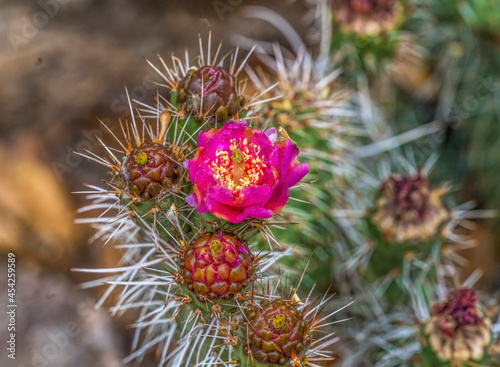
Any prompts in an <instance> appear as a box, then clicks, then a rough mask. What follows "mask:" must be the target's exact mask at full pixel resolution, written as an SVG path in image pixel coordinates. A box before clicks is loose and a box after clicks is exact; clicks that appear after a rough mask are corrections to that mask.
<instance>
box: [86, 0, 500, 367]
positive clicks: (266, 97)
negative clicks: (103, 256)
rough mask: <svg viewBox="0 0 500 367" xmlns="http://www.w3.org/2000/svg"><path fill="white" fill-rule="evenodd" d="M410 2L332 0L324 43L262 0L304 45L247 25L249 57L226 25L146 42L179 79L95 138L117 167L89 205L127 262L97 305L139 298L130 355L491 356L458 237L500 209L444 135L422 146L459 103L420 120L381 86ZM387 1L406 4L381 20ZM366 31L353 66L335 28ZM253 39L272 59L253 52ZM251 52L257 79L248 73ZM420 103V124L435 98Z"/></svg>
mask: <svg viewBox="0 0 500 367" xmlns="http://www.w3.org/2000/svg"><path fill="white" fill-rule="evenodd" d="M335 4H336V6H337V8H335V7H334V6H335ZM410 5H413V2H412V4H408V6H406V5H404V4H403V3H402V2H398V1H332V2H330V1H318V7H319V9H320V10H322V11H321V12H318V13H320V14H321V15H322V16H321V17H319V19H318V22H319V27H317V29H321V33H320V34H319V37H318V39H319V44H317V45H316V46H318V47H315V48H309V45H307V44H306V42H303V41H301V40H300V37H299V36H298V35H297V34H294V33H293V31H291V30H290V27H287V26H285V24H286V23H285V21H284V19H283V18H281V17H280V16H279V15H278V14H276V13H274V12H271V11H269V10H266V9H264V8H260V7H249V8H247V10H246V15H247V16H248V17H253V18H261V19H265V20H268V21H270V22H271V23H272V24H274V25H276V26H277V27H279V28H281V30H283V31H284V33H286V34H287V35H288V36H289V37H288V39H290V40H291V44H290V46H291V48H292V50H291V51H288V50H286V49H285V47H282V46H278V45H276V46H273V47H272V48H271V49H269V48H268V47H265V46H266V45H264V44H260V43H259V42H258V41H253V40H249V39H244V38H240V41H242V43H243V45H244V46H245V47H246V46H248V48H249V49H251V51H250V53H249V54H248V56H247V58H246V59H245V60H244V61H243V63H242V64H240V66H239V67H236V62H237V61H236V54H237V52H236V53H235V54H232V55H231V56H230V65H229V67H227V66H225V65H224V62H223V61H221V62H217V60H218V54H219V51H218V50H219V49H220V46H219V48H218V49H217V51H216V52H215V53H214V57H213V58H212V57H211V55H212V54H213V53H212V45H211V44H210V42H209V44H208V47H207V50H208V53H207V55H206V56H205V55H203V50H201V55H200V56H199V58H198V60H199V63H198V65H197V66H196V67H192V66H191V65H190V64H189V57H188V55H187V56H186V58H185V59H186V61H185V63H183V62H182V61H180V59H178V58H177V57H175V56H172V63H171V66H167V63H166V62H165V61H164V60H163V59H162V58H161V57H159V63H160V66H156V65H155V64H154V63H153V62H151V61H148V63H149V64H150V65H151V66H152V67H153V68H154V69H155V70H156V71H157V72H158V75H159V77H161V78H162V79H163V80H164V81H165V82H166V84H167V90H166V91H165V90H159V91H158V94H157V98H156V105H154V106H151V105H148V104H147V103H145V102H141V101H129V102H130V108H131V112H133V111H134V107H137V108H136V114H135V115H133V116H131V118H132V121H131V122H130V123H128V124H126V125H125V126H122V131H123V132H124V135H125V141H124V142H121V141H120V139H118V138H117V140H118V142H119V144H120V146H121V148H122V156H121V157H117V156H116V153H115V151H116V149H114V148H113V149H112V148H111V147H107V146H105V149H106V151H107V152H108V153H109V157H107V158H101V157H97V156H95V155H93V154H92V153H89V155H87V157H88V158H90V159H92V160H94V161H96V162H98V163H101V164H103V165H105V166H106V167H108V168H109V169H110V170H111V179H110V181H109V188H97V187H92V191H91V192H90V194H89V196H90V198H91V199H92V200H94V202H93V203H92V204H90V205H89V206H88V207H86V208H83V209H82V211H87V210H88V211H90V210H94V209H96V208H100V209H103V214H102V215H100V216H99V217H97V218H94V219H89V220H84V221H83V222H89V221H90V222H93V223H94V225H95V226H96V229H97V233H96V236H95V237H96V238H105V239H106V240H107V241H116V242H117V243H118V247H119V248H121V249H122V250H123V258H122V261H121V263H120V265H119V266H117V267H116V268H111V269H93V270H89V269H87V270H85V269H79V270H82V271H87V272H95V273H99V272H102V273H113V275H112V276H108V277H105V278H103V279H102V281H104V282H105V284H106V285H107V286H108V288H107V290H106V292H105V293H104V296H103V297H102V299H101V301H100V302H99V305H102V304H103V303H104V302H108V301H109V298H110V296H111V294H112V293H115V294H117V297H116V299H117V301H116V304H115V305H114V306H112V307H111V310H112V312H113V313H115V314H121V313H124V312H126V311H127V310H131V309H135V310H137V311H138V316H137V317H138V318H137V321H136V322H135V323H134V328H135V334H134V337H133V342H132V351H131V354H130V356H129V357H128V358H127V359H126V360H125V362H132V361H134V360H135V361H137V362H138V363H140V362H141V360H142V359H143V358H144V357H145V355H146V353H148V351H150V350H152V349H154V350H155V351H156V361H157V363H158V365H159V366H167V365H168V366H194V365H209V366H210V365H213V366H218V365H224V366H231V365H238V366H242V367H247V366H248V367H250V366H252V367H264V366H271V365H282V366H293V367H298V366H317V365H321V364H323V363H325V362H327V361H331V360H332V359H333V356H334V355H335V356H338V357H339V359H340V361H339V363H340V365H345V366H410V365H411V366H421V367H424V366H433V367H436V366H450V367H451V366H477V365H481V366H482V365H487V363H490V362H491V361H492V360H493V358H494V355H495V354H496V353H498V352H497V351H498V348H496V346H497V344H496V343H497V339H498V336H499V335H498V333H499V331H500V328H499V324H498V323H495V319H494V318H495V317H497V314H498V312H497V310H496V309H495V308H494V307H482V306H480V305H479V302H477V299H476V296H475V293H474V292H473V291H472V290H470V288H471V287H472V285H473V283H474V277H475V274H473V275H472V276H471V277H470V278H469V279H468V280H466V281H465V282H464V283H460V282H459V279H460V278H461V276H462V274H461V270H462V269H461V267H462V265H463V264H464V259H463V258H462V257H461V256H460V254H459V251H460V250H461V249H464V248H469V247H472V246H473V244H472V240H471V238H470V236H469V234H468V233H466V231H464V229H467V228H470V227H471V226H470V219H474V218H478V217H481V216H488V214H489V213H488V212H481V211H477V210H472V208H471V207H470V206H467V205H461V206H456V205H455V204H454V202H455V200H454V199H453V198H452V197H451V196H452V195H451V194H452V190H451V187H452V186H453V185H451V184H448V183H439V182H440V181H442V180H441V178H442V177H441V176H439V172H437V173H436V171H438V170H434V171H433V168H434V166H435V164H436V161H437V156H436V155H435V154H428V155H426V161H425V162H423V163H422V162H417V158H416V155H415V153H414V151H413V150H412V147H413V146H414V147H416V148H419V147H421V146H422V142H423V141H424V140H426V138H427V136H428V135H430V134H432V133H434V132H436V131H438V130H440V129H442V128H443V127H445V126H446V124H445V123H444V122H443V121H437V122H430V123H428V124H424V125H422V126H417V127H415V126H412V127H411V128H409V129H408V130H406V131H405V130H404V129H405V128H406V127H407V125H408V122H409V121H408V120H405V121H404V123H402V124H401V126H397V125H395V124H392V123H391V121H392V120H393V118H394V116H393V114H394V113H395V111H398V109H399V108H400V107H399V106H394V105H391V104H389V103H388V100H387V99H384V98H377V99H375V98H372V95H373V91H374V85H379V84H375V83H378V82H381V79H383V76H384V72H385V71H384V70H385V68H384V67H382V66H384V65H386V64H385V63H388V64H390V63H391V62H392V61H394V60H395V59H396V58H397V57H398V56H397V55H398V52H399V51H400V49H401V45H402V44H401V43H400V41H401V38H400V37H397V36H398V35H400V32H402V31H403V29H412V28H411V27H413V26H414V25H415V22H416V19H415V17H417V16H421V15H422V14H428V13H425V12H423V13H422V11H423V10H422V9H423V8H424V6H423V5H422V6H421V7H413V6H410ZM333 10H338V12H337V13H334V12H333ZM373 10H378V11H381V12H383V13H388V14H389V15H390V17H388V18H384V19H383V22H380V19H379V20H378V21H377V20H375V23H376V24H375V23H373V22H374V20H373V19H369V18H370V17H373ZM332 21H333V22H334V23H332ZM332 24H333V25H335V24H342V26H341V27H338V28H335V27H332ZM374 24H375V25H376V26H374ZM406 27H408V28H406ZM336 32H340V33H336ZM336 34H337V35H338V34H340V35H341V36H342V37H334V36H335V35H336ZM409 37H410V38H409V39H414V38H413V37H415V34H413V35H412V34H411V32H410V36H409ZM209 39H211V36H209ZM332 40H334V41H332ZM337 40H341V42H342V45H336V44H335V42H337ZM361 41H366V42H368V46H367V47H366V48H363V50H362V52H360V53H359V55H358V56H359V58H360V59H359V60H361V63H359V64H356V63H354V64H352V65H350V66H348V65H347V64H346V60H347V59H343V58H342V56H345V55H343V54H342V50H341V49H340V48H337V46H338V47H340V46H345V47H349V46H350V45H351V46H352V45H358V46H359V42H361ZM201 44H202V43H201V38H200V45H201ZM254 50H257V53H256V56H257V59H258V60H260V62H262V63H263V64H264V66H265V67H266V69H267V70H269V71H270V75H266V74H265V73H264V72H261V71H255V69H253V68H250V67H248V66H245V64H246V60H247V59H248V57H249V55H250V54H252V52H253V51H254ZM336 52H339V54H340V56H341V57H339V56H338V55H337V54H336ZM369 55H372V56H375V58H376V63H375V64H376V66H377V67H376V68H375V69H370V68H367V66H369V65H370V64H371V61H370V56H369ZM351 56H352V55H351ZM224 59H226V58H223V60H224ZM419 60H421V59H419ZM243 70H244V71H245V73H246V74H247V75H248V76H249V78H250V80H251V82H252V83H253V84H254V87H255V88H256V89H257V92H256V93H255V94H254V95H253V96H248V95H246V94H245V90H244V89H242V88H240V82H239V81H238V76H239V74H240V72H242V71H243ZM341 71H345V77H342V76H340V75H341ZM365 73H368V75H367V76H366V75H365ZM353 76H356V78H355V79H356V81H357V82H358V83H353ZM277 82H279V83H277ZM392 87H394V86H392ZM356 88H358V89H359V90H356ZM394 88H395V87H394ZM391 92H394V90H391ZM406 97H408V96H406ZM398 98H399V97H398ZM408 98H409V97H408ZM410 99H411V98H410ZM398 100H399V99H398ZM414 103H415V105H417V104H418V103H416V102H414ZM415 109H417V108H415ZM418 109H419V110H418V111H417V112H415V115H414V116H419V119H418V121H419V123H421V122H423V121H422V120H420V118H421V117H422V116H429V114H428V113H425V112H426V111H424V112H422V113H421V110H423V108H422V106H421V105H418ZM154 122H156V129H155V128H154V126H155V123H154ZM140 131H143V134H145V135H141V134H140V133H139V132H140ZM431 171H433V172H432V175H431ZM435 175H438V177H437V178H435V177H434V176H435ZM304 180H307V181H304ZM113 212H114V213H115V214H114V215H113ZM458 227H462V228H461V229H460V230H458ZM97 284H98V282H97V281H91V282H89V283H88V286H96V285H97ZM99 284H101V283H100V282H99ZM452 285H453V286H452ZM279 288H281V293H280V292H278V289H279ZM332 288H333V290H335V291H337V292H338V293H339V296H338V297H332V296H331V295H329V294H330V291H331V290H332ZM299 295H302V298H300V297H299ZM314 299H316V301H313V300H314ZM353 299H355V300H356V301H353ZM353 303H354V304H353ZM490 303H491V302H490ZM435 304H438V306H435V307H434V308H432V305H435ZM348 306H349V307H348ZM339 312H342V313H343V314H346V315H345V318H342V317H344V316H342V317H341V319H340V320H336V319H334V318H333V316H334V315H337V313H339ZM341 321H342V322H341ZM343 321H345V322H343ZM320 329H321V330H320ZM318 331H322V332H324V333H322V334H319V333H318ZM334 332H335V333H336V334H338V335H339V338H337V337H336V336H334V334H333V333H334ZM318 334H319V335H318ZM491 363H492V362H491Z"/></svg>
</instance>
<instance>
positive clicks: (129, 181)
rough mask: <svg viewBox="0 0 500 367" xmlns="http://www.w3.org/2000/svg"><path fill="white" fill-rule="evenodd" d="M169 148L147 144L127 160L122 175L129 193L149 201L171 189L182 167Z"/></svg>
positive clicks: (133, 152) (135, 150)
mask: <svg viewBox="0 0 500 367" xmlns="http://www.w3.org/2000/svg"><path fill="white" fill-rule="evenodd" d="M172 157H173V155H172V151H171V150H170V148H169V147H167V146H165V145H161V144H156V143H145V144H143V145H141V146H139V147H137V148H136V149H134V150H133V151H132V152H131V153H130V154H129V155H128V156H127V157H126V158H125V164H124V165H123V167H122V172H121V175H122V177H123V179H124V183H125V185H126V186H127V187H128V189H129V191H130V192H132V193H135V194H137V195H139V196H140V197H142V198H143V199H144V200H149V199H153V198H156V197H158V196H159V195H160V194H161V193H162V191H163V190H164V189H166V188H169V187H171V186H172V185H173V184H174V183H175V182H176V180H177V179H178V178H179V176H180V166H179V164H177V163H176V162H175V160H174V159H173V158H172Z"/></svg>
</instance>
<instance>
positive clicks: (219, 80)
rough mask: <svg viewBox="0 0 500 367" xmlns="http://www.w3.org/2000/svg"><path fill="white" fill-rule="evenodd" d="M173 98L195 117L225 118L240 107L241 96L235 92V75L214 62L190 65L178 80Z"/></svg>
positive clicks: (199, 118) (225, 119)
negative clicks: (196, 66) (205, 64)
mask: <svg viewBox="0 0 500 367" xmlns="http://www.w3.org/2000/svg"><path fill="white" fill-rule="evenodd" d="M177 92H178V94H177V100H178V101H179V102H180V103H182V104H183V105H184V108H185V109H186V111H187V112H188V113H190V114H192V115H193V116H195V117H196V118H197V120H198V121H200V122H201V121H203V120H205V119H209V120H213V119H217V120H218V121H222V122H225V121H227V119H228V117H229V116H231V115H234V114H236V113H237V112H238V110H239V109H240V108H241V106H242V104H243V102H244V100H243V97H241V96H238V94H237V93H236V79H235V77H234V76H232V75H229V74H228V73H227V72H226V71H225V70H224V69H223V68H221V67H218V66H203V67H202V68H199V69H190V70H189V71H188V73H187V74H186V76H185V77H184V78H183V79H182V80H181V81H180V82H179V86H178V88H177Z"/></svg>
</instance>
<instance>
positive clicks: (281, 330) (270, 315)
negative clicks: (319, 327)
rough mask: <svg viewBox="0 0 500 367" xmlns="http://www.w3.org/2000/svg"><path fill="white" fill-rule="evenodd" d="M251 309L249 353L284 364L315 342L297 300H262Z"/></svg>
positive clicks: (248, 337) (256, 357) (258, 358)
mask: <svg viewBox="0 0 500 367" xmlns="http://www.w3.org/2000/svg"><path fill="white" fill-rule="evenodd" d="M259 306H260V307H255V308H254V309H252V310H250V311H248V312H247V315H246V319H247V320H248V324H247V331H246V333H245V332H244V333H243V337H244V339H245V344H246V351H247V353H252V356H253V358H254V359H255V360H256V361H259V362H261V363H277V364H280V365H283V364H285V363H286V362H288V361H290V358H291V357H292V355H299V354H301V353H303V352H305V350H306V349H307V348H308V347H309V345H310V344H311V337H310V335H309V328H308V324H307V322H306V321H305V320H304V318H303V314H302V312H301V311H299V310H297V308H295V306H294V304H293V302H290V301H284V300H274V301H268V300H263V301H261V302H260V305H259Z"/></svg>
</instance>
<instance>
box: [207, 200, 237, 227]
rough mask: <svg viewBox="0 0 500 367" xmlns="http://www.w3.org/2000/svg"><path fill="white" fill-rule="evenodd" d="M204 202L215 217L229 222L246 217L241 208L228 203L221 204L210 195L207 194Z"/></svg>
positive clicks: (235, 221)
mask: <svg viewBox="0 0 500 367" xmlns="http://www.w3.org/2000/svg"><path fill="white" fill-rule="evenodd" d="M205 204H206V205H207V208H208V210H209V211H210V213H212V214H213V215H215V216H216V217H217V218H220V219H224V220H227V221H228V222H231V223H239V222H242V221H243V220H244V219H245V218H246V217H247V216H246V214H243V212H242V211H241V210H238V209H236V208H233V207H232V206H230V205H225V204H222V203H221V202H219V201H217V200H216V199H214V198H212V197H210V196H207V198H206V199H205Z"/></svg>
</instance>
